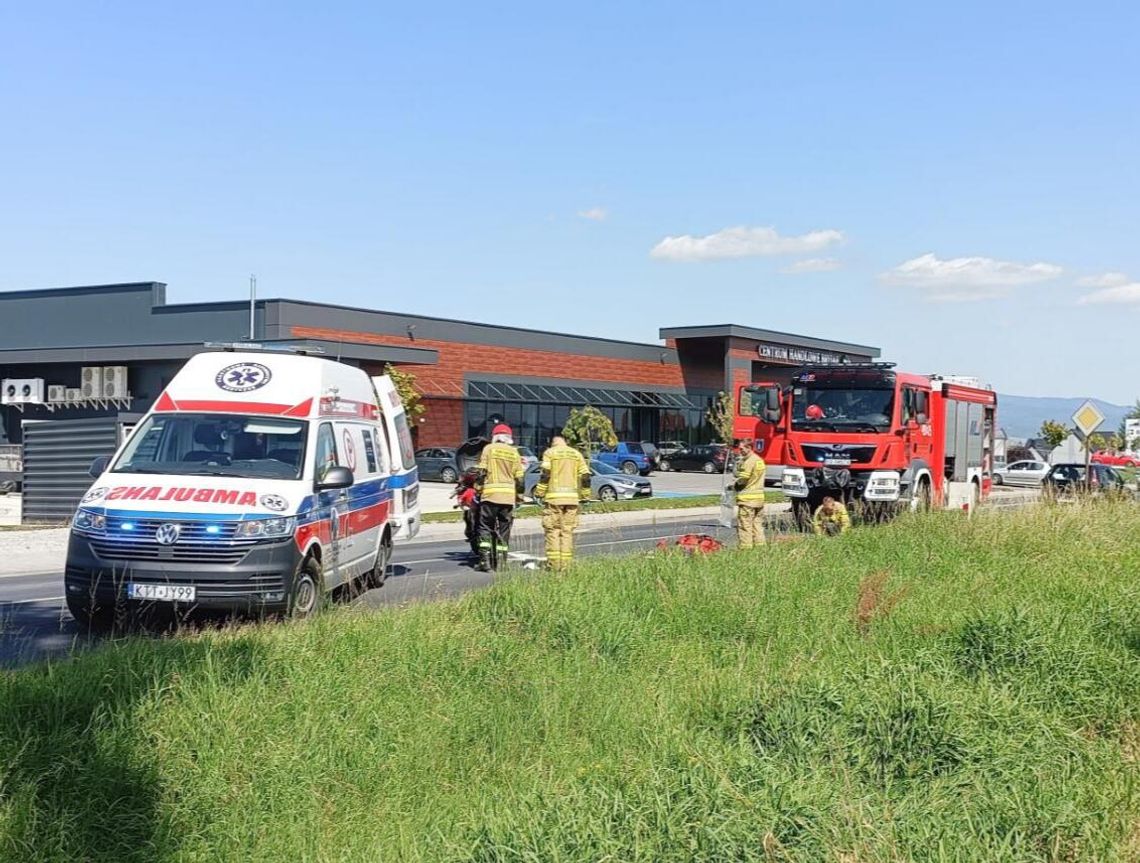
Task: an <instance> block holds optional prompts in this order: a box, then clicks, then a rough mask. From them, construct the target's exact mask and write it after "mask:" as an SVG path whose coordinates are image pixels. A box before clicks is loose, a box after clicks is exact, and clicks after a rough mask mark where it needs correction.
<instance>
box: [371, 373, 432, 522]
mask: <svg viewBox="0 0 1140 863" xmlns="http://www.w3.org/2000/svg"><path fill="white" fill-rule="evenodd" d="M372 384H373V386H375V387H376V397H377V399H378V401H379V404H380V418H381V420H382V421H383V423H384V431H385V433H386V435H387V441H388V458H389V460H390V462H391V466H392V476H391V479H390V480H389V482H388V487H389V488H390V489H392V513H391V515H390V516H389V518H390V520H391V522H392V536H393V537H394V538H395V540H396V542H402V541H403V540H407V539H411V538H412V537H414V536H415V535H416V534H417V533H419V530H420V522H421V520H422V519H421V518H420V478H419V471H418V469H417V468H416V448H415V445H414V444H413V443H412V431H411V429H410V428H409V426H408V416H407V411H405V410H404V403H403V401H402V400H401V399H400V393H399V392H398V391H397V390H396V385H395V384H394V383H393V382H392V379H391V378H390V377H388V376H387V375H381V376H379V377H374V378H373V379H372Z"/></svg>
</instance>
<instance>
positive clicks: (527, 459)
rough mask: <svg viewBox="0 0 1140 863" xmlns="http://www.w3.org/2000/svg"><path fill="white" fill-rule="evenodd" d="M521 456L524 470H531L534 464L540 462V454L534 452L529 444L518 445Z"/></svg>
mask: <svg viewBox="0 0 1140 863" xmlns="http://www.w3.org/2000/svg"><path fill="white" fill-rule="evenodd" d="M518 451H519V457H520V458H521V459H522V464H523V470H529V469H530V468H531V467H532V466H533V465H536V464H538V456H537V455H535V454H534V450H532V449H531V448H530V447H528V446H520V447H518Z"/></svg>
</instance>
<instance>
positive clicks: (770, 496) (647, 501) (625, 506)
mask: <svg viewBox="0 0 1140 863" xmlns="http://www.w3.org/2000/svg"><path fill="white" fill-rule="evenodd" d="M764 499H765V500H766V501H767V502H768V503H780V502H781V501H785V500H787V497H786V496H785V495H784V493H783V492H779V491H767V492H764ZM719 504H720V495H715V494H698V495H693V496H692V497H647V498H643V499H641V500H618V501H614V502H612V503H602V502H601V501H591V502H590V503H587V504H586V505H585V506H584V507H583V508H582V514H583V515H595V514H598V513H607V512H636V511H638V510H643V509H696V508H699V507H705V506H718V505H719ZM541 515H542V507H540V506H535V505H533V504H526V505H524V506H520V507H519V508H518V509H517V510H515V518H538V517H539V516H541ZM453 521H463V514H462V513H461V512H459V511H458V510H453V511H451V512H426V513H424V524H432V523H440V522H453Z"/></svg>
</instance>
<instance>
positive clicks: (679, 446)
mask: <svg viewBox="0 0 1140 863" xmlns="http://www.w3.org/2000/svg"><path fill="white" fill-rule="evenodd" d="M687 446H688V444H687V443H683V442H682V441H679V440H663V441H661V442H660V443H658V444H657V457H658V459H663V458H668V457H669V456H671V455H672V454H673V453H675V452H678V451H679V450H683V449H684V448H685V447H687Z"/></svg>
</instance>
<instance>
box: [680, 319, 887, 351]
mask: <svg viewBox="0 0 1140 863" xmlns="http://www.w3.org/2000/svg"><path fill="white" fill-rule="evenodd" d="M660 335H661V338H663V339H678V340H679V339H723V338H739V339H752V340H754V341H758V342H770V343H772V344H776V345H790V346H792V347H797V348H811V349H812V350H817V351H835V352H836V353H842V354H857V355H859V356H864V357H877V356H880V355H881V354H882V350H880V349H879V348H875V347H871V346H870V345H857V344H853V343H851V342H836V341H831V340H830V339H817V338H813V337H811V336H800V335H796V334H795V333H782V332H779V331H778V330H758V329H755V328H753V327H745V326H741V325H740V324H709V325H707V326H700V327H664V328H662V329H661V331H660Z"/></svg>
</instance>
